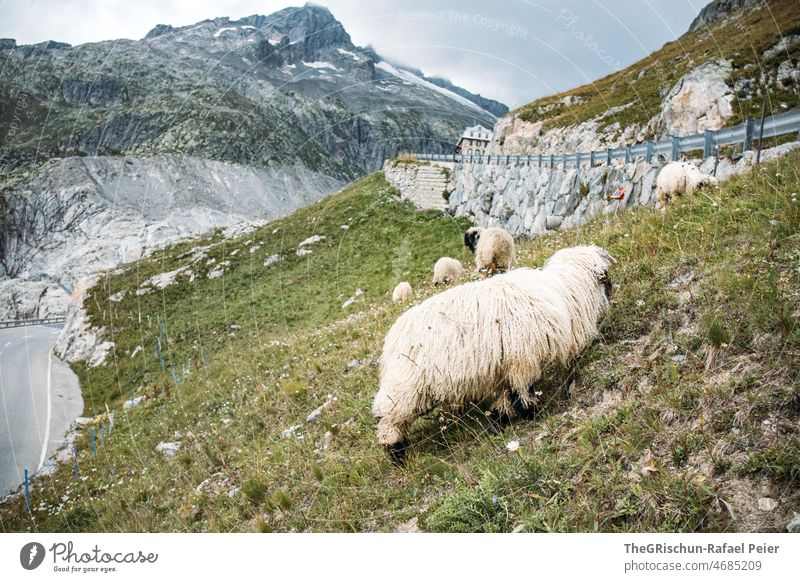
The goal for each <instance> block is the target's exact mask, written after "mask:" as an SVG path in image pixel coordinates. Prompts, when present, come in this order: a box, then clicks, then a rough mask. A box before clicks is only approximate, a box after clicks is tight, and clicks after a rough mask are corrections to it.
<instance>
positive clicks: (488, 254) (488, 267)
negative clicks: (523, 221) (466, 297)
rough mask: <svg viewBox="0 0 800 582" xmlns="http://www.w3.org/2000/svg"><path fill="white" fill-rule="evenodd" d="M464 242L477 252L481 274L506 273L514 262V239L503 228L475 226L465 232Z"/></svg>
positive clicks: (476, 258) (476, 259)
mask: <svg viewBox="0 0 800 582" xmlns="http://www.w3.org/2000/svg"><path fill="white" fill-rule="evenodd" d="M464 244H465V245H466V246H467V247H468V248H469V250H471V251H472V252H473V253H475V267H476V268H477V269H478V273H480V274H481V276H491V275H494V274H495V273H504V272H505V271H508V270H509V269H510V268H511V265H512V264H513V263H514V256H515V251H514V239H513V238H512V237H511V235H510V234H508V232H506V231H505V230H503V229H502V228H497V227H492V228H483V227H480V226H474V227H472V228H470V229H468V230H467V232H465V233H464Z"/></svg>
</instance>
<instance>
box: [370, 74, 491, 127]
mask: <svg viewBox="0 0 800 582" xmlns="http://www.w3.org/2000/svg"><path fill="white" fill-rule="evenodd" d="M375 68H377V69H380V70H382V71H385V72H387V73H389V74H391V75H394V76H395V77H397V78H398V79H400V80H402V81H405V82H408V83H413V84H414V85H419V86H420V87H425V88H426V89H430V90H431V91H436V92H437V93H440V94H442V95H444V96H445V97H449V98H450V99H452V100H453V101H457V102H458V103H460V104H461V105H466V106H467V107H470V108H471V109H475V110H477V111H480V112H481V113H486V114H487V115H491V116H492V118H493V119H496V116H495V115H494V114H492V113H489V112H488V111H486V110H485V109H483V108H482V107H481V106H480V105H478V104H476V103H473V102H472V101H470V100H469V99H467V98H465V97H462V96H461V95H458V94H457V93H453V92H452V91H450V90H448V89H444V88H442V87H439V86H438V85H434V84H433V83H431V82H429V81H426V80H425V79H423V78H421V77H418V76H417V75H415V74H414V73H411V72H409V71H404V70H402V69H398V68H397V67H394V66H392V65H390V64H389V63H387V62H386V61H381V62H380V63H378V64H377V65H375Z"/></svg>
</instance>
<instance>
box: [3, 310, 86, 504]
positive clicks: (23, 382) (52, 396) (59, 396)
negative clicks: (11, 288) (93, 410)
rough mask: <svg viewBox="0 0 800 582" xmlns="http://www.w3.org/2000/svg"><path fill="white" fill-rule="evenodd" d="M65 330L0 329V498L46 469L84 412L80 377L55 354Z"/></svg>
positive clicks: (48, 327) (42, 327)
mask: <svg viewBox="0 0 800 582" xmlns="http://www.w3.org/2000/svg"><path fill="white" fill-rule="evenodd" d="M61 327H63V326H62V325H36V326H29V327H17V328H10V329H0V497H1V496H3V495H5V494H6V493H8V492H9V491H12V490H16V489H17V487H18V486H19V484H20V483H22V481H23V479H24V477H23V475H24V470H25V469H28V472H29V473H30V474H31V475H32V474H33V473H35V472H36V471H37V470H38V469H39V468H40V467H41V466H42V464H43V463H44V461H45V459H46V458H47V457H49V456H50V455H51V454H52V453H53V452H55V451H56V450H57V449H58V448H59V447H60V446H61V444H62V443H63V442H64V435H65V433H66V431H67V429H68V428H69V426H70V424H72V421H74V420H75V419H76V418H77V417H78V415H80V413H81V412H82V411H83V398H82V397H81V392H80V385H79V384H78V378H77V376H75V374H74V373H73V372H72V370H70V369H69V366H67V365H66V364H65V363H64V362H62V361H61V360H59V359H58V358H56V357H55V356H53V355H51V350H52V348H53V346H54V345H55V343H56V340H57V339H58V334H59V332H60V331H61Z"/></svg>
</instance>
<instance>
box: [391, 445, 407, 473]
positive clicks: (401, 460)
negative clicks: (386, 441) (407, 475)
mask: <svg viewBox="0 0 800 582" xmlns="http://www.w3.org/2000/svg"><path fill="white" fill-rule="evenodd" d="M407 450H408V441H404V440H403V441H400V442H397V443H394V444H393V445H386V452H387V453H388V454H389V458H390V459H391V460H392V463H394V465H395V466H396V467H402V466H403V465H405V462H406V451H407Z"/></svg>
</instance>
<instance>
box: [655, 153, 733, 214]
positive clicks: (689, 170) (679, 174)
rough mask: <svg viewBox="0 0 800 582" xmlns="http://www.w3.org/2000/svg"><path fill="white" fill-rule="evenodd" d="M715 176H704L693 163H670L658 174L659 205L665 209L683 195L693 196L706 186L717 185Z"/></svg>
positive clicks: (657, 193)
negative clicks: (674, 199) (672, 200)
mask: <svg viewBox="0 0 800 582" xmlns="http://www.w3.org/2000/svg"><path fill="white" fill-rule="evenodd" d="M717 183H718V182H717V179H716V178H715V177H714V176H709V175H707V174H704V173H703V172H701V171H700V170H698V169H697V166H695V165H694V164H693V163H691V162H670V163H669V164H667V165H666V166H664V167H663V168H661V171H660V172H659V173H658V177H657V178H656V195H657V196H658V204H659V206H661V208H664V207H665V206H666V205H667V204H668V203H669V201H670V200H671V199H673V198H676V197H678V196H680V195H682V194H693V193H694V192H695V191H696V190H697V189H698V188H700V186H702V185H704V184H711V185H712V186H716V185H717Z"/></svg>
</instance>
